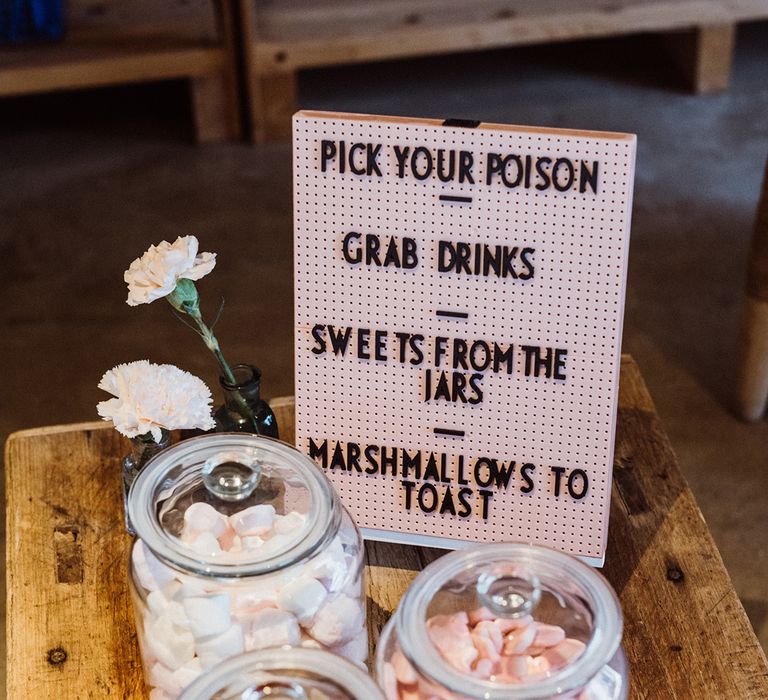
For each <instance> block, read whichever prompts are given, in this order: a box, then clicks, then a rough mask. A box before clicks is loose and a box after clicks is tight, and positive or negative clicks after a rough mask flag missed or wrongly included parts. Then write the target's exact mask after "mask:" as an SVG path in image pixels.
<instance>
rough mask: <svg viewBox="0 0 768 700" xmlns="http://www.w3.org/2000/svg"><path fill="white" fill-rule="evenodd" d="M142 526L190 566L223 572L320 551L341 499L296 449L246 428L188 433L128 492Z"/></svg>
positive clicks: (168, 558)
mask: <svg viewBox="0 0 768 700" xmlns="http://www.w3.org/2000/svg"><path fill="white" fill-rule="evenodd" d="M128 512H129V516H130V519H131V522H132V523H133V526H134V529H135V531H136V534H137V536H138V537H139V538H141V539H142V540H143V541H144V543H145V544H146V546H147V547H148V548H149V549H150V550H152V552H154V554H155V555H157V556H158V557H160V558H161V559H162V560H164V561H165V562H166V563H167V564H169V565H171V566H173V567H175V568H177V569H180V570H182V571H186V572H191V573H195V574H201V575H206V576H216V577H243V576H255V575H260V574H266V573H270V572H275V571H278V570H280V569H283V568H285V567H287V566H290V565H291V564H293V563H296V562H298V561H301V560H303V559H306V558H307V557H309V556H312V555H313V554H314V553H315V552H317V551H319V550H320V549H321V548H322V547H323V546H324V544H325V543H326V542H327V541H329V540H330V539H331V538H332V537H333V536H334V535H335V533H336V531H337V530H338V527H339V524H340V522H341V505H340V503H339V500H338V497H337V496H336V493H335V492H334V490H333V488H332V487H331V485H330V483H329V482H328V480H327V479H326V478H325V476H324V475H323V473H322V472H321V471H320V470H319V469H318V468H317V467H316V466H315V464H314V463H313V462H312V461H311V460H310V459H309V458H308V457H306V456H305V455H304V454H302V453H301V452H299V451H298V450H297V449H296V448H294V447H292V446H291V445H288V444H286V443H283V442H280V441H278V440H273V439H271V438H266V437H262V436H257V435H250V434H245V433H217V434H215V435H202V436H200V437H197V438H191V439H189V440H184V441H182V442H180V443H178V444H176V445H174V446H173V447H170V448H169V449H167V450H164V451H163V452H161V453H160V454H158V455H157V456H156V457H154V458H153V459H151V460H150V461H149V462H148V463H147V465H146V466H145V467H144V468H143V469H142V470H141V472H139V474H138V476H137V477H136V479H135V480H134V482H133V484H132V485H131V490H130V493H129V495H128Z"/></svg>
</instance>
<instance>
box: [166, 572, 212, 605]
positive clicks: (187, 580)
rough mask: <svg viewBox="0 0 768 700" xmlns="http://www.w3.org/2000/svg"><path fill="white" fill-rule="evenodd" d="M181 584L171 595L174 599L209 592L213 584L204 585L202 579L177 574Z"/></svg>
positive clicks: (193, 596) (197, 596)
mask: <svg viewBox="0 0 768 700" xmlns="http://www.w3.org/2000/svg"><path fill="white" fill-rule="evenodd" d="M179 581H180V582H181V586H179V589H178V590H177V591H176V594H175V595H174V596H173V597H174V600H183V599H184V598H199V597H200V596H204V595H206V594H207V593H210V592H211V590H212V589H213V586H211V585H206V584H205V583H204V582H203V581H201V580H200V579H198V578H195V577H194V576H186V575H184V574H181V575H180V576H179Z"/></svg>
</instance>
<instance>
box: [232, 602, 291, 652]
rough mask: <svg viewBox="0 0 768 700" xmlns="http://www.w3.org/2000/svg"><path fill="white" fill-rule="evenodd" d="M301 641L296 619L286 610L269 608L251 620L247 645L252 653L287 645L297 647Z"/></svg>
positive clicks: (246, 638)
mask: <svg viewBox="0 0 768 700" xmlns="http://www.w3.org/2000/svg"><path fill="white" fill-rule="evenodd" d="M300 640H301V635H300V633H299V624H298V622H296V618H295V617H294V616H293V615H291V614H290V613H287V612H285V611H284V610H274V609H272V608H268V609H266V610H260V611H259V612H257V613H256V614H255V615H254V616H253V617H252V618H251V623H250V626H249V629H248V632H247V634H246V637H245V642H246V644H245V645H246V647H247V649H248V651H252V650H255V649H266V648H268V647H280V646H284V645H286V644H287V645H289V646H297V645H298V644H299V641H300Z"/></svg>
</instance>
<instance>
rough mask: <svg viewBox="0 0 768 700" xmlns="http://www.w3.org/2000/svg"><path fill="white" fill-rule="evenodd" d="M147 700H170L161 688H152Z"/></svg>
mask: <svg viewBox="0 0 768 700" xmlns="http://www.w3.org/2000/svg"><path fill="white" fill-rule="evenodd" d="M149 700H171V696H170V695H168V694H167V693H166V692H165V691H164V690H163V689H162V688H152V690H150V691H149Z"/></svg>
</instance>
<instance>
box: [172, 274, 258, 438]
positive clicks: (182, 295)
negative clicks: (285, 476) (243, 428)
mask: <svg viewBox="0 0 768 700" xmlns="http://www.w3.org/2000/svg"><path fill="white" fill-rule="evenodd" d="M166 299H167V300H168V303H170V305H171V306H172V307H173V308H174V309H176V310H177V311H179V312H181V313H184V314H187V316H189V317H190V318H191V319H192V320H193V321H194V322H195V325H196V326H197V329H198V333H199V334H200V337H201V338H202V339H203V342H204V343H205V344H206V346H207V347H208V349H209V350H210V351H211V352H212V353H213V356H214V357H215V358H216V361H217V362H218V363H219V367H220V368H221V372H222V374H223V375H224V379H226V381H227V383H228V384H229V385H230V386H232V387H236V386H237V380H236V379H235V375H234V374H233V372H232V369H231V368H230V366H229V363H228V362H227V361H226V359H224V354H223V353H222V352H221V347H220V346H219V341H218V340H216V336H215V335H214V334H213V331H212V330H211V329H210V328H209V327H208V326H207V325H206V323H205V321H204V320H203V315H202V314H201V313H200V297H199V296H198V293H197V289H196V287H195V284H194V282H193V281H192V280H186V279H181V280H179V281H178V282H177V284H176V289H174V291H173V292H171V294H169V295H168V296H167V297H166ZM227 391H229V393H230V394H231V396H232V398H233V399H234V400H235V403H236V404H237V406H238V409H239V412H240V415H242V416H243V418H245V419H246V420H247V421H248V422H249V423H250V424H251V425H252V426H253V429H254V430H255V431H256V433H257V434H261V431H260V430H259V425H258V423H257V421H256V416H255V415H254V414H253V411H252V410H251V407H250V406H249V405H248V402H247V401H246V400H245V399H244V398H243V396H242V394H241V393H240V391H239V390H238V389H237V388H233V389H228V390H227Z"/></svg>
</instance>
